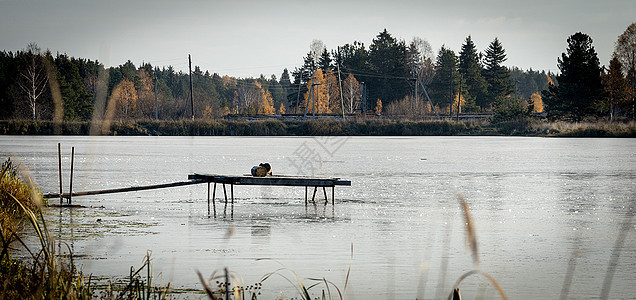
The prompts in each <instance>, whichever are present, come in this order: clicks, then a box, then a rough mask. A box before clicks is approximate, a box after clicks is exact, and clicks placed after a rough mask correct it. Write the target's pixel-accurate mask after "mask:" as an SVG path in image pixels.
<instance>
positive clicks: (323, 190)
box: [322, 186, 329, 205]
mask: <svg viewBox="0 0 636 300" xmlns="http://www.w3.org/2000/svg"><path fill="white" fill-rule="evenodd" d="M322 192H323V194H325V205H327V203H329V202H328V201H327V200H328V199H327V189H326V188H325V187H324V186H323V187H322Z"/></svg>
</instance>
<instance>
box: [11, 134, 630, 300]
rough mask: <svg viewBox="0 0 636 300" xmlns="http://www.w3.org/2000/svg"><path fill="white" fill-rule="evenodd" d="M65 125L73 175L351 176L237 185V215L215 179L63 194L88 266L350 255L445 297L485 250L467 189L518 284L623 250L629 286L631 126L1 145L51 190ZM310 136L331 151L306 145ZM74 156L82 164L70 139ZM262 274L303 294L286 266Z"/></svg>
mask: <svg viewBox="0 0 636 300" xmlns="http://www.w3.org/2000/svg"><path fill="white" fill-rule="evenodd" d="M58 142H61V143H62V147H63V151H64V149H66V148H68V149H70V147H71V146H75V150H76V151H75V153H76V157H75V170H74V172H75V175H74V179H73V181H74V187H73V190H74V191H85V190H96V189H105V188H116V187H126V186H131V185H145V184H156V183H166V182H174V181H182V180H185V179H186V178H187V175H188V174H191V173H216V174H227V175H241V174H245V173H248V172H249V169H250V168H251V166H253V165H255V164H258V163H260V162H269V163H270V164H272V166H273V170H274V173H275V174H298V170H299V169H298V165H300V164H304V165H305V166H309V165H312V166H313V167H314V169H311V170H305V171H307V172H308V173H309V172H311V173H312V174H316V175H326V176H333V177H341V178H344V179H347V180H351V181H352V186H351V187H337V188H336V189H335V198H336V205H335V206H332V205H331V204H330V203H329V204H328V205H324V202H323V195H322V191H320V190H319V191H317V195H316V203H315V204H314V203H310V204H309V205H305V203H304V199H305V189H304V188H294V187H253V186H252V187H250V186H235V187H234V188H235V190H234V194H235V204H234V213H233V216H232V215H231V212H230V211H229V209H230V207H228V212H227V214H226V215H225V216H224V215H223V206H224V203H223V201H219V195H222V192H221V193H219V191H218V190H217V193H216V198H217V199H216V209H217V218H208V214H207V185H204V184H202V185H195V186H187V187H180V188H170V189H163V190H153V191H144V192H132V193H124V194H111V195H100V196H87V197H76V198H74V199H73V203H74V204H80V205H82V206H84V207H83V208H51V209H50V210H49V211H48V212H47V218H48V220H49V225H50V226H49V227H50V230H51V231H52V232H54V233H55V234H56V235H57V236H58V238H59V239H61V240H62V241H64V242H65V244H64V245H68V249H70V250H71V251H72V252H73V254H74V257H76V262H77V263H78V267H80V268H82V270H83V271H84V273H93V274H94V275H96V276H100V277H101V276H106V277H113V276H124V275H126V274H127V272H128V270H129V268H130V266H138V265H140V264H141V263H142V260H143V259H144V256H145V254H146V251H147V250H152V259H153V268H154V271H155V272H156V273H157V274H161V278H162V279H161V280H163V281H164V282H168V281H170V282H172V283H173V285H174V286H176V287H183V288H201V287H200V284H199V281H198V278H197V276H196V273H195V270H200V271H201V272H202V273H203V274H204V275H209V274H212V273H213V272H214V271H215V270H222V269H223V268H224V267H229V269H230V270H231V272H233V274H237V275H239V276H241V277H242V278H243V280H244V281H245V282H246V283H247V284H250V283H255V282H257V281H259V280H260V279H261V276H263V275H265V274H267V273H269V272H273V271H275V270H278V269H280V268H281V267H285V268H287V269H288V270H293V271H294V272H296V273H297V274H298V275H299V276H300V277H301V278H323V277H324V278H326V279H327V280H330V281H332V282H334V283H335V284H336V285H338V287H339V288H341V289H342V288H343V287H344V282H345V278H346V274H347V271H348V269H349V265H350V264H351V274H350V278H349V284H348V287H347V291H346V292H345V295H346V296H349V298H350V297H357V298H359V299H368V298H378V297H380V298H389V299H390V298H394V299H409V298H410V299H413V298H415V297H418V298H421V299H429V298H444V297H446V296H447V295H448V293H449V292H450V291H449V290H448V289H450V287H451V286H452V285H453V284H454V282H455V281H456V280H457V279H458V278H459V277H460V276H461V275H462V274H464V273H466V272H467V271H469V270H471V269H473V268H474V266H473V263H472V259H471V255H470V253H469V251H468V250H467V249H466V247H465V245H466V241H465V233H464V221H463V216H462V212H461V208H460V206H459V203H458V202H457V195H459V194H461V195H463V196H464V197H465V198H466V199H467V200H468V202H469V204H470V209H471V214H472V217H473V221H474V223H475V227H476V232H477V239H478V242H479V249H480V261H481V263H480V269H481V270H482V271H485V272H487V273H489V274H491V275H492V276H493V277H494V278H495V279H497V280H498V281H499V283H500V284H501V286H502V287H503V289H504V290H505V291H506V292H507V293H508V295H509V296H510V297H511V298H522V299H542V298H554V297H555V295H558V294H566V293H567V294H568V295H569V297H570V298H590V297H598V296H599V295H600V294H601V290H602V287H603V285H604V282H605V281H606V280H605V277H606V274H608V272H607V269H608V265H611V264H614V265H615V266H616V267H615V273H614V276H613V278H612V281H611V290H610V293H609V297H610V298H633V281H634V278H635V277H634V273H633V270H634V269H636V235H635V234H634V231H636V228H635V227H634V225H633V219H629V218H627V217H626V216H630V215H633V214H634V209H633V207H634V204H635V203H634V202H635V201H636V200H635V199H634V195H635V194H636V193H635V192H636V187H635V186H634V181H635V179H636V171H635V170H634V168H633V166H634V165H636V155H635V153H636V141H635V140H633V139H544V138H496V137H481V138H473V137H421V138H419V137H418V138H399V139H398V138H382V137H373V138H366V137H353V138H347V139H333V140H329V139H327V140H320V139H313V138H299V137H288V138H226V137H210V138H208V137H7V136H2V137H0V146H1V148H0V154H1V155H2V159H3V160H4V159H5V158H6V156H9V155H11V156H12V157H13V158H15V159H16V160H19V161H21V162H22V163H23V164H24V165H25V166H26V167H28V168H29V170H30V171H31V172H32V174H33V176H34V177H35V179H36V181H37V182H38V183H39V184H40V186H41V187H42V189H43V191H45V192H49V191H56V190H57V189H59V188H58V187H57V184H59V179H58V178H57V153H56V150H57V143H58ZM312 147H313V148H312ZM68 149H66V151H67V152H69V151H68ZM301 150H302V151H301ZM312 150H313V152H312ZM308 153H310V154H311V153H313V154H314V156H309V155H308ZM315 154H318V156H320V157H321V160H320V161H311V159H314V158H315V157H318V156H315ZM63 160H64V161H63V165H64V166H67V165H69V163H70V157H69V155H68V154H65V155H64V158H63ZM290 162H294V164H291V163H290ZM67 173H68V172H65V174H64V176H65V177H64V182H68V178H67V176H68V174H67ZM228 192H229V191H228ZM312 192H313V190H311V189H310V190H309V193H310V195H309V196H310V198H311V193H312ZM327 194H329V192H328V193H327ZM328 196H331V195H328ZM626 219H627V220H629V223H625V220H626ZM624 224H627V226H625V225H624ZM621 228H626V229H625V230H623V231H621ZM621 234H623V236H624V237H623V243H622V244H621V245H622V246H620V247H618V248H617V247H616V245H617V243H616V241H617V237H618V238H620V237H621ZM352 244H353V247H354V253H353V259H352V258H351V245H352ZM65 247H66V246H61V248H60V249H59V251H61V253H64V251H68V250H64V248H65ZM615 249H619V250H620V252H617V250H615ZM263 258H264V260H262V259H263ZM482 279H483V278H478V277H475V278H469V279H467V280H466V281H465V282H463V283H462V286H461V288H462V294H464V295H465V297H468V298H474V297H475V296H476V295H478V294H479V295H483V297H484V298H493V297H496V292H495V291H494V289H493V288H492V287H491V286H490V284H489V283H488V282H487V281H485V280H482ZM263 292H264V293H265V295H264V298H266V299H269V298H274V297H276V296H279V295H281V294H283V295H286V296H297V294H296V292H295V289H294V288H293V286H291V285H290V284H289V282H287V281H286V280H285V279H284V278H282V277H280V276H279V277H277V278H276V279H274V278H272V279H268V281H267V282H266V283H265V284H264V288H263ZM315 293H316V295H319V294H320V291H318V290H317V291H315Z"/></svg>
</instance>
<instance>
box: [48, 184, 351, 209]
mask: <svg viewBox="0 0 636 300" xmlns="http://www.w3.org/2000/svg"><path fill="white" fill-rule="evenodd" d="M202 183H207V184H208V216H210V185H211V184H212V183H214V189H213V192H212V198H211V200H212V207H213V209H214V210H213V213H214V217H216V202H215V198H216V184H217V183H220V184H223V193H224V195H225V207H224V209H223V211H224V214H225V213H226V212H227V203H228V195H227V189H226V187H225V185H226V184H229V185H230V199H231V205H232V210H231V214H232V216H233V215H234V185H270V186H299V187H303V186H304V187H305V205H307V203H308V202H309V194H308V192H309V191H308V189H309V187H313V188H314V192H313V196H312V197H311V201H312V202H315V199H316V192H317V191H318V188H319V187H321V188H322V191H323V194H324V196H325V204H327V203H329V202H328V197H327V190H326V188H328V187H330V188H331V204H332V205H334V203H335V187H336V186H337V185H339V186H351V181H349V180H342V179H340V178H321V177H305V176H281V175H268V176H265V177H255V176H251V175H242V176H227V175H216V174H191V175H188V181H178V182H171V183H162V184H153V185H145V186H131V187H124V188H113V189H105V190H95V191H85V192H70V193H48V194H44V195H43V197H44V198H48V199H53V198H60V205H61V204H62V202H61V199H63V198H65V199H68V200H69V204H70V199H71V198H72V197H78V196H88V195H101V194H113V193H125V192H134V191H143V190H152V189H161V188H170V187H179V186H186V185H193V184H202ZM71 191H72V190H71Z"/></svg>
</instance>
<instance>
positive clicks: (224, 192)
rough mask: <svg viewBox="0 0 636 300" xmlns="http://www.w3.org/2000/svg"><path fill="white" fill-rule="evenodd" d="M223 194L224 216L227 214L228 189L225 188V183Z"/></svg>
mask: <svg viewBox="0 0 636 300" xmlns="http://www.w3.org/2000/svg"><path fill="white" fill-rule="evenodd" d="M223 195H224V196H225V206H223V217H224V218H225V215H227V190H225V183H224V184H223Z"/></svg>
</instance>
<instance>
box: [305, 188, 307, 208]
mask: <svg viewBox="0 0 636 300" xmlns="http://www.w3.org/2000/svg"><path fill="white" fill-rule="evenodd" d="M305 206H307V186H305Z"/></svg>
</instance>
